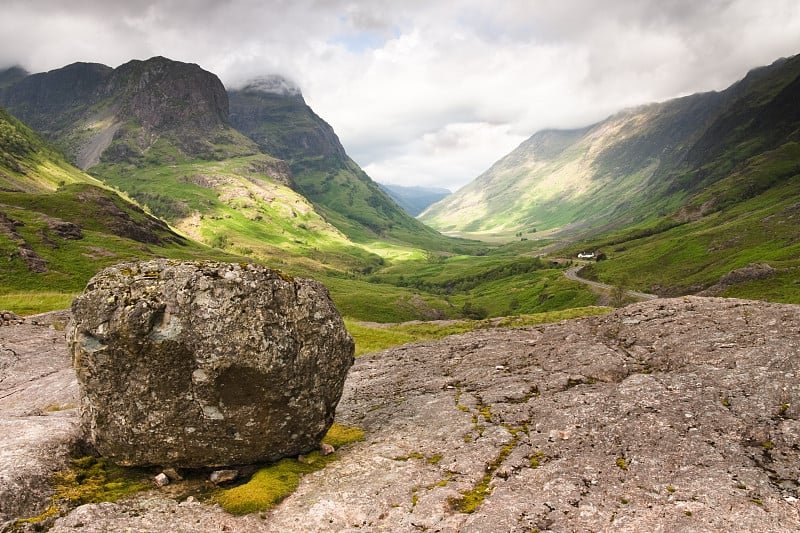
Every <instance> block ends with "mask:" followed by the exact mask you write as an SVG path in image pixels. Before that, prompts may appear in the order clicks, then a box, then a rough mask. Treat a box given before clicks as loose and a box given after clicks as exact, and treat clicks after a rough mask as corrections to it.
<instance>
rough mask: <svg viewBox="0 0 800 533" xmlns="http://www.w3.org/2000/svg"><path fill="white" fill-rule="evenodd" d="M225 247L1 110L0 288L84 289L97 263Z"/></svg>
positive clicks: (200, 254)
mask: <svg viewBox="0 0 800 533" xmlns="http://www.w3.org/2000/svg"><path fill="white" fill-rule="evenodd" d="M209 255H216V256H220V255H221V254H219V253H217V252H214V251H212V250H209V249H208V248H207V247H204V246H200V245H198V244H196V243H192V242H191V241H189V240H187V239H186V238H184V237H182V236H180V235H178V234H177V233H175V232H174V231H173V230H172V229H170V228H169V227H168V226H167V225H166V224H165V223H164V222H163V221H161V220H159V219H157V218H154V217H153V216H151V215H149V214H147V213H145V212H144V211H143V210H142V209H140V208H139V207H138V206H136V205H134V204H132V203H130V202H129V201H127V200H125V199H124V198H122V197H120V195H118V194H116V193H115V192H113V191H111V190H109V189H108V188H106V187H103V186H101V184H100V182H98V181H97V180H96V179H94V178H92V177H91V176H89V175H87V174H85V173H83V172H81V171H80V170H78V169H77V168H75V167H73V166H71V165H70V164H69V163H67V162H66V161H65V160H64V158H63V157H62V156H60V155H59V154H58V153H57V152H56V151H55V150H54V149H52V148H51V147H50V146H49V145H48V144H47V143H46V142H45V141H44V140H43V139H42V138H41V137H39V136H38V135H37V134H35V133H34V132H32V131H31V130H30V129H29V128H27V127H26V126H24V125H23V124H22V123H20V122H19V121H18V120H16V119H15V118H13V117H11V116H10V115H8V113H6V112H5V111H4V110H2V109H0V257H2V267H0V295H7V294H9V293H16V292H20V291H22V292H27V291H31V292H36V293H39V292H42V291H56V292H64V293H66V294H65V296H64V297H63V298H61V300H60V303H59V305H66V304H67V303H68V300H69V298H70V293H73V292H76V291H78V290H80V289H81V288H82V287H83V286H84V285H85V283H86V281H87V280H88V279H89V277H90V276H91V275H92V274H94V272H96V271H97V270H98V269H100V268H102V267H104V266H107V265H109V264H112V263H115V262H119V261H121V260H123V259H125V260H128V259H130V258H131V257H140V258H149V257H156V256H166V257H186V258H191V257H205V256H209Z"/></svg>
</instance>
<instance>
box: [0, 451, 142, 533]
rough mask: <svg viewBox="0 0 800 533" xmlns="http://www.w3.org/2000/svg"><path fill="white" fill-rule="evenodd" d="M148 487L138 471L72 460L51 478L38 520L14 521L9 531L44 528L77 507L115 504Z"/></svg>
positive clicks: (107, 463)
mask: <svg viewBox="0 0 800 533" xmlns="http://www.w3.org/2000/svg"><path fill="white" fill-rule="evenodd" d="M150 487H151V484H150V483H149V482H148V480H147V476H146V475H145V474H144V473H143V472H142V471H140V470H137V469H131V468H122V467H120V466H117V465H115V464H114V463H112V462H111V461H109V460H108V459H105V458H98V457H80V458H78V459H73V460H72V461H71V462H70V466H69V467H68V468H66V469H64V470H61V471H59V472H56V473H55V474H54V475H53V489H54V492H53V497H52V503H51V504H50V505H49V506H48V507H47V509H45V510H44V512H42V513H41V514H39V515H38V516H33V517H28V518H21V519H19V520H17V521H16V522H15V523H14V524H13V526H12V528H17V529H19V528H22V527H23V526H24V525H25V524H44V523H46V522H48V521H50V520H52V519H55V518H57V517H59V516H62V515H64V514H66V513H67V512H69V510H71V509H74V508H75V507H78V506H79V505H84V504H87V503H100V502H114V501H117V500H119V499H122V498H124V497H126V496H130V495H131V494H135V493H137V492H139V491H142V490H147V489H149V488H150ZM38 527H40V526H38ZM17 529H11V531H14V530H17Z"/></svg>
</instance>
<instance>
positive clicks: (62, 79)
mask: <svg viewBox="0 0 800 533" xmlns="http://www.w3.org/2000/svg"><path fill="white" fill-rule="evenodd" d="M0 102H1V103H2V104H3V105H4V106H5V107H6V108H7V109H9V110H10V111H11V112H12V113H13V114H14V115H15V116H16V117H18V118H19V119H20V120H22V121H23V122H25V123H26V124H29V125H30V126H31V127H33V128H34V129H36V130H37V131H39V132H41V133H42V135H44V136H45V138H47V139H48V140H50V141H52V142H54V143H56V145H57V146H59V147H60V148H61V149H63V150H64V151H65V153H67V154H69V155H70V156H71V157H72V158H73V160H74V162H75V163H76V164H77V166H78V167H80V168H82V169H84V170H86V169H89V168H91V167H94V166H95V165H97V164H98V163H99V162H100V161H101V160H102V161H104V162H111V163H131V164H135V165H140V166H141V165H144V164H147V163H148V162H153V161H158V162H169V161H170V160H172V161H177V160H179V159H182V158H201V159H224V158H226V157H233V156H238V155H252V154H255V153H258V148H257V147H256V146H255V144H254V143H252V142H251V141H249V140H248V139H247V138H246V137H244V136H243V135H241V134H240V133H239V132H237V131H236V130H234V129H233V128H231V126H230V124H229V123H228V117H227V113H228V98H227V93H226V92H225V88H224V86H223V85H222V83H221V82H220V81H219V79H218V78H217V77H216V76H214V75H213V74H211V73H210V72H206V71H205V70H203V69H201V68H200V67H199V66H197V65H194V64H188V63H180V62H177V61H171V60H169V59H166V58H163V57H154V58H152V59H149V60H147V61H130V62H128V63H125V64H124V65H122V66H120V67H118V68H116V69H112V68H110V67H107V66H105V65H100V64H96V63H75V64H72V65H68V66H66V67H64V68H61V69H57V70H53V71H50V72H47V73H40V74H33V75H30V76H27V77H25V78H23V79H21V80H20V81H18V82H17V83H15V84H12V85H10V86H8V87H6V88H5V89H4V90H3V91H2V92H0Z"/></svg>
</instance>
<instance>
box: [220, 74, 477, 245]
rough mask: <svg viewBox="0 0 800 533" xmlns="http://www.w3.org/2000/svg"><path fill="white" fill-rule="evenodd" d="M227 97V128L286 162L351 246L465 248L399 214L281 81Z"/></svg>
mask: <svg viewBox="0 0 800 533" xmlns="http://www.w3.org/2000/svg"><path fill="white" fill-rule="evenodd" d="M287 87H288V88H287ZM229 98H230V118H231V124H233V126H234V127H235V128H237V129H238V130H239V131H241V132H243V133H244V134H245V135H247V136H248V137H250V138H251V139H253V140H254V141H255V142H256V143H257V144H258V145H259V147H261V149H262V150H263V151H265V152H267V153H270V154H273V155H275V156H277V157H280V158H281V159H284V160H286V161H287V162H288V163H289V165H290V167H291V170H292V174H293V178H294V185H293V187H294V188H295V190H297V191H298V192H299V193H300V194H302V195H303V196H305V197H306V198H308V199H309V200H310V201H311V202H312V203H313V204H314V205H315V206H316V207H317V209H318V210H319V211H320V213H321V214H322V215H323V216H324V217H325V218H326V219H327V220H328V221H329V222H331V224H333V225H334V226H336V227H337V228H339V229H340V230H341V231H342V232H343V233H345V234H346V235H347V236H348V237H349V238H351V239H352V240H354V241H355V242H358V243H371V242H374V241H375V240H376V239H378V240H384V241H399V242H401V243H409V244H412V245H415V246H420V247H423V248H426V249H437V250H449V251H453V250H455V249H459V248H460V249H466V248H465V247H466V246H469V243H466V242H461V243H459V242H458V241H455V240H454V239H448V238H445V237H442V236H441V235H440V234H438V233H437V232H436V231H434V230H432V229H431V228H429V227H427V226H425V225H423V224H421V223H419V222H418V221H417V220H415V219H414V218H412V217H411V216H409V215H408V214H407V213H406V212H404V211H403V210H402V209H401V208H400V207H399V206H398V205H397V204H396V203H395V202H394V201H393V200H392V199H391V198H390V197H389V196H388V195H387V194H386V193H385V192H384V191H383V190H382V189H381V188H380V187H379V186H378V185H377V184H376V183H375V182H373V181H372V179H370V177H369V176H367V174H366V173H364V171H363V170H361V168H359V166H358V165H357V164H356V163H355V162H354V161H353V160H352V159H350V157H348V156H347V154H346V153H345V150H344V148H343V147H342V145H341V143H340V142H339V138H338V137H337V136H336V134H335V132H334V131H333V128H331V126H330V125H329V124H327V123H326V122H325V121H324V120H322V119H321V118H320V117H319V116H317V115H316V114H315V113H314V112H313V110H312V109H311V108H310V107H308V105H306V103H305V101H304V100H303V96H302V94H300V91H299V90H298V89H296V88H293V87H291V86H290V85H288V82H286V81H285V80H282V79H280V78H275V77H272V78H267V79H261V80H256V81H254V82H252V83H250V84H248V85H247V86H245V87H244V88H242V89H240V90H232V91H229Z"/></svg>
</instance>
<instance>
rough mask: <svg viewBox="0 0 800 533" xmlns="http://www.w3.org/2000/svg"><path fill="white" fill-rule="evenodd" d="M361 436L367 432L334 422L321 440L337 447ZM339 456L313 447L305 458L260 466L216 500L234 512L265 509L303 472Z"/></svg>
mask: <svg viewBox="0 0 800 533" xmlns="http://www.w3.org/2000/svg"><path fill="white" fill-rule="evenodd" d="M362 440H364V432H363V431H362V430H361V429H359V428H356V427H352V426H342V425H339V424H334V425H333V426H331V429H330V430H328V434H327V435H326V436H325V438H324V439H323V441H322V442H324V443H327V444H330V445H331V446H333V447H334V448H338V447H340V446H344V445H347V444H351V443H354V442H358V441H362ZM336 458H337V457H336V454H330V455H327V456H323V455H321V454H320V453H319V452H317V451H314V452H311V453H309V454H307V455H305V456H303V458H302V459H290V458H287V459H281V460H280V461H278V462H277V463H274V464H272V465H270V466H267V467H265V468H262V469H260V470H259V471H258V472H256V473H255V474H254V475H253V477H252V478H250V480H249V481H248V482H247V483H244V484H242V485H239V486H236V487H232V488H229V489H222V490H221V491H220V492H219V493H218V494H216V495H215V497H214V500H215V501H216V502H218V503H219V504H220V506H221V507H222V508H223V509H225V510H226V511H227V512H229V513H231V514H237V515H243V514H249V513H255V512H258V511H266V510H268V509H271V508H272V507H274V506H275V505H277V504H278V503H280V501H281V500H283V499H284V498H286V497H287V496H289V495H290V494H291V493H293V492H294V491H295V490H296V489H297V487H298V485H299V484H300V480H301V479H302V477H303V476H304V475H306V474H311V473H313V472H316V471H318V470H321V469H323V468H325V466H326V465H328V464H330V463H331V462H333V461H335V460H336Z"/></svg>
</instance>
